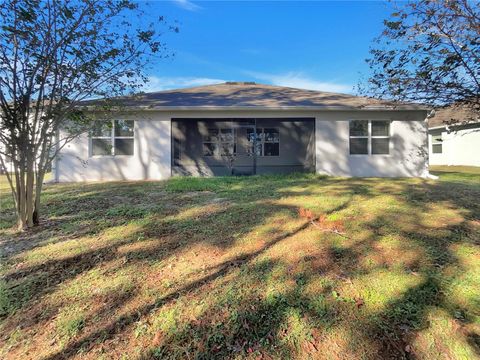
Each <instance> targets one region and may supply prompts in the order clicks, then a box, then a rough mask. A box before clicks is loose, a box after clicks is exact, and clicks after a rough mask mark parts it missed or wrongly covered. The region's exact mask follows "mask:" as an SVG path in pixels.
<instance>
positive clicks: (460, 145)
mask: <svg viewBox="0 0 480 360" xmlns="http://www.w3.org/2000/svg"><path fill="white" fill-rule="evenodd" d="M439 135H441V138H442V153H441V154H434V153H433V146H432V143H433V141H432V140H433V137H434V136H439ZM428 138H429V157H430V159H429V162H430V165H463V166H480V124H478V125H476V126H469V127H468V128H463V129H460V130H452V131H450V132H449V131H447V130H446V129H445V127H443V128H440V129H431V130H430V131H429V135H428Z"/></svg>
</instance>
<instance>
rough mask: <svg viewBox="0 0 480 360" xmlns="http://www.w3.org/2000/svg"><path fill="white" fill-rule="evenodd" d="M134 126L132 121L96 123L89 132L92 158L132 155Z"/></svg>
mask: <svg viewBox="0 0 480 360" xmlns="http://www.w3.org/2000/svg"><path fill="white" fill-rule="evenodd" d="M134 124H135V122H134V121H133V120H112V121H111V122H110V121H97V122H96V123H95V124H94V127H93V130H92V132H91V141H92V143H91V154H92V156H99V155H133V153H134V138H135V137H134V126H135V125H134Z"/></svg>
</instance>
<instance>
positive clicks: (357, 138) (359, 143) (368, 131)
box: [350, 120, 390, 155]
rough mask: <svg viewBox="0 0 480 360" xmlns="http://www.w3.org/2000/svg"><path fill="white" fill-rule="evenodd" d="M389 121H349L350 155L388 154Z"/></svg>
mask: <svg viewBox="0 0 480 360" xmlns="http://www.w3.org/2000/svg"><path fill="white" fill-rule="evenodd" d="M389 153H390V122H389V121H384V120H381V121H380V120H373V121H370V120H352V121H350V154H351V155H369V154H370V155H388V154H389Z"/></svg>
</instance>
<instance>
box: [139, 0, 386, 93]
mask: <svg viewBox="0 0 480 360" xmlns="http://www.w3.org/2000/svg"><path fill="white" fill-rule="evenodd" d="M148 7H149V11H150V12H151V13H152V14H155V15H162V16H164V17H165V19H166V20H167V22H170V23H174V22H177V24H178V27H179V29H180V31H179V33H173V32H172V33H171V32H166V33H165V34H164V35H163V41H164V42H165V43H166V45H167V47H168V50H169V51H171V52H173V53H174V54H175V56H174V57H173V58H169V59H164V60H161V61H159V62H157V63H156V64H155V66H154V67H153V68H151V69H149V70H148V75H149V79H150V82H149V83H148V84H147V85H146V86H145V87H144V91H159V90H166V89H172V88H180V87H190V86H199V85H207V84H213V83H219V82H225V81H254V82H257V83H262V84H272V85H279V86H291V87H298V88H303V89H311V90H320V91H332V92H343V93H354V87H355V86H356V85H357V84H358V81H359V79H360V78H361V77H362V76H363V77H365V76H366V75H368V66H367V64H366V63H365V59H366V58H367V57H368V50H369V47H370V46H371V45H372V41H373V39H374V38H375V37H376V36H378V35H379V34H380V33H381V31H382V29H383V20H384V19H385V18H387V17H388V15H389V14H390V12H391V8H390V5H389V4H387V3H386V2H383V1H372V2H361V1H351V2H350V1H332V2H327V1H307V2H300V1H295V2H289V1H263V2H260V1H190V0H171V1H156V2H151V3H149V4H148Z"/></svg>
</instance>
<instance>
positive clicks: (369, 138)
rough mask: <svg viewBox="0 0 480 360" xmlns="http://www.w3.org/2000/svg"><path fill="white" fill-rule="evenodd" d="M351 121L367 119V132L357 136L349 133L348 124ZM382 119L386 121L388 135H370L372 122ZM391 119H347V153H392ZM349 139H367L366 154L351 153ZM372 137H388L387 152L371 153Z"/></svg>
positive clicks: (368, 154) (371, 154) (389, 154)
mask: <svg viewBox="0 0 480 360" xmlns="http://www.w3.org/2000/svg"><path fill="white" fill-rule="evenodd" d="M352 121H368V133H367V135H363V136H357V135H353V136H352V135H350V124H351V122H352ZM373 121H383V122H388V135H372V122H373ZM392 122H393V121H392V120H391V119H374V120H372V119H348V154H349V155H350V156H391V155H392V141H391V139H392ZM350 139H367V151H368V153H367V154H352V153H350ZM372 139H389V141H388V154H373V153H372Z"/></svg>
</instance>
